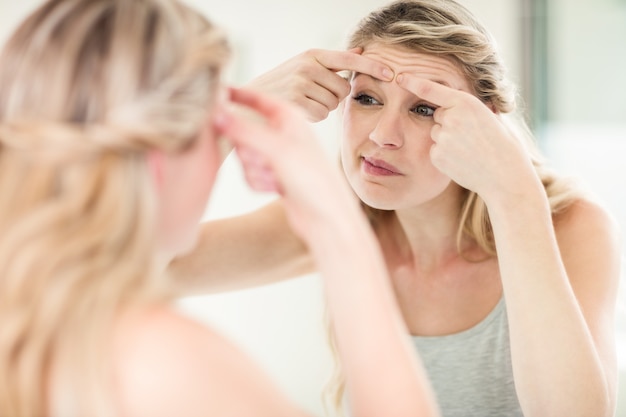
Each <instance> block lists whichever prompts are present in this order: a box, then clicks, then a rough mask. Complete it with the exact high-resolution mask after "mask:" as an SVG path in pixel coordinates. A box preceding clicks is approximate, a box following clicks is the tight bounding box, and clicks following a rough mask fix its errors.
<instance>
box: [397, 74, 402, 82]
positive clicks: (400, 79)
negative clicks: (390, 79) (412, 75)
mask: <svg viewBox="0 0 626 417" xmlns="http://www.w3.org/2000/svg"><path fill="white" fill-rule="evenodd" d="M403 80H404V74H398V76H397V77H396V81H397V82H399V83H401V82H402V81H403Z"/></svg>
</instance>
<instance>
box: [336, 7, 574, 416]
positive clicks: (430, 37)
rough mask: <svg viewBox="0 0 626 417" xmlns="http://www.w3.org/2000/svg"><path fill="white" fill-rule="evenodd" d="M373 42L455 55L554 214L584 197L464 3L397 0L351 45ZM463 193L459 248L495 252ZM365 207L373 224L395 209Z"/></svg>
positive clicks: (476, 200)
mask: <svg viewBox="0 0 626 417" xmlns="http://www.w3.org/2000/svg"><path fill="white" fill-rule="evenodd" d="M374 42H376V43H378V44H382V45H389V46H396V47H402V48H404V49H406V50H409V51H415V52H417V53H426V54H431V55H437V56H440V57H444V58H447V59H450V60H452V62H454V63H455V64H456V65H457V66H458V67H459V68H460V69H461V71H462V73H463V74H464V75H465V78H466V79H467V80H468V82H469V84H470V86H471V87H472V89H473V92H474V94H475V95H476V96H477V97H478V98H479V99H480V100H481V101H483V102H484V103H485V104H487V105H490V106H492V107H493V108H494V109H495V110H496V111H497V112H498V113H500V114H501V115H502V116H503V119H504V120H505V122H506V123H507V126H508V127H509V128H510V129H511V130H512V131H514V132H515V134H517V135H518V136H519V137H520V139H522V140H523V141H524V144H525V145H526V148H527V150H528V152H529V155H530V157H531V158H532V161H533V165H534V167H535V170H536V172H537V175H538V176H539V178H540V179H541V181H542V183H543V185H544V188H545V191H546V195H547V197H548V200H549V203H550V207H551V210H552V213H553V214H556V213H558V212H560V211H563V210H565V209H567V207H569V206H570V205H571V204H572V203H573V202H574V201H575V200H576V199H577V198H579V197H580V196H581V191H580V190H579V189H578V188H577V187H576V186H575V185H574V183H573V182H572V181H570V180H568V179H566V178H561V177H558V176H557V175H555V174H554V173H552V172H551V170H549V169H548V167H547V166H546V165H545V162H544V161H543V159H542V157H541V155H540V153H539V151H538V148H537V146H536V144H535V140H534V138H533V136H532V134H531V132H530V129H529V128H528V127H527V125H526V123H525V121H524V118H523V117H522V115H521V114H520V113H521V112H520V111H519V110H518V108H517V103H516V99H517V91H516V90H515V88H514V85H513V84H512V83H511V82H510V81H509V80H508V79H507V75H506V68H505V66H504V64H503V62H502V60H501V58H500V56H499V54H498V51H497V49H496V45H495V42H494V40H493V38H492V36H491V35H490V34H489V32H488V31H487V30H486V29H485V28H484V27H483V25H482V24H481V23H480V22H478V21H477V19H476V18H475V17H474V16H473V15H472V14H471V12H469V11H468V10H467V9H466V8H465V7H464V6H462V5H460V4H459V3H457V2H455V1H453V0H400V1H394V2H392V3H390V4H388V5H386V6H383V7H382V8H380V9H378V10H375V11H374V12H372V13H370V14H369V15H368V16H366V17H365V18H364V19H362V20H361V21H360V23H359V24H358V25H357V27H356V29H355V30H354V31H353V33H352V35H351V36H350V37H349V41H348V48H350V49H351V48H356V47H361V48H364V47H366V46H368V45H370V44H372V43H374ZM463 192H464V198H463V203H462V207H461V210H460V217H459V227H458V230H457V248H458V251H459V253H460V254H461V255H464V253H463V252H462V246H461V243H462V242H463V240H464V239H470V240H473V241H475V242H476V243H477V244H478V246H479V247H480V248H481V249H482V250H483V251H484V252H485V254H486V255H487V256H497V253H496V247H495V242H494V237H493V233H492V228H491V222H490V220H489V214H488V213H487V207H486V205H485V203H484V201H483V200H482V199H481V198H480V197H479V196H478V195H477V194H476V193H475V192H473V191H471V190H466V189H465V190H464V191H463ZM363 206H364V209H365V211H366V213H367V214H368V216H369V218H370V221H371V222H372V224H373V226H374V227H376V225H377V223H378V222H379V221H380V220H381V219H382V218H384V217H385V216H388V215H389V214H390V213H391V212H389V211H383V210H377V209H374V208H372V207H369V206H367V205H365V204H363ZM330 336H331V347H332V348H333V350H335V348H334V342H333V339H334V337H333V334H332V326H331V331H330ZM335 357H336V355H335ZM372 360H375V359H372ZM336 362H337V361H336ZM343 391H344V383H343V378H342V375H341V369H340V366H339V365H337V366H336V367H335V373H334V375H333V378H332V379H331V383H330V384H329V386H328V388H327V390H326V394H327V398H328V397H331V399H330V402H331V403H332V404H334V405H335V406H337V407H338V406H339V405H340V403H341V399H342V396H343Z"/></svg>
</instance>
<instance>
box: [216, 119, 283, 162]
mask: <svg viewBox="0 0 626 417" xmlns="http://www.w3.org/2000/svg"><path fill="white" fill-rule="evenodd" d="M214 125H215V128H216V130H217V131H218V133H219V134H220V135H222V136H224V137H225V138H227V139H228V140H230V141H231V142H232V143H233V144H234V145H235V146H237V147H244V148H246V149H247V148H249V149H251V150H255V151H257V152H260V153H261V154H262V155H266V154H268V153H269V152H271V150H272V147H275V146H276V145H274V144H273V141H274V140H276V139H275V135H272V133H271V132H270V129H269V128H268V127H267V126H264V125H263V123H260V122H258V121H252V120H250V119H249V118H247V117H243V116H240V115H236V114H233V113H230V112H227V111H226V110H222V111H221V112H220V113H219V114H218V115H216V117H215V119H214Z"/></svg>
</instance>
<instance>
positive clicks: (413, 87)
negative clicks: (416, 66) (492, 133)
mask: <svg viewBox="0 0 626 417" xmlns="http://www.w3.org/2000/svg"><path fill="white" fill-rule="evenodd" d="M396 82H397V83H398V85H400V87H402V88H404V89H405V90H407V91H410V92H411V93H413V94H415V95H416V96H418V97H420V98H421V99H423V100H426V101H428V102H430V103H432V104H435V105H437V106H441V107H444V108H450V107H452V106H454V105H455V104H456V102H457V100H458V99H459V97H460V95H461V94H465V93H463V92H461V91H459V90H455V89H453V88H450V87H448V86H445V85H443V84H440V83H438V82H435V81H431V80H427V79H425V78H421V77H418V76H416V75H413V74H407V73H404V74H398V76H397V77H396Z"/></svg>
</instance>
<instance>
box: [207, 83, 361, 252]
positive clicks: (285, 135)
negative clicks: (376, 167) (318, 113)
mask: <svg viewBox="0 0 626 417" xmlns="http://www.w3.org/2000/svg"><path fill="white" fill-rule="evenodd" d="M230 93H231V97H230V99H231V102H232V103H234V104H237V105H239V106H242V107H244V108H245V109H246V110H248V111H247V113H248V116H249V115H250V112H249V111H253V112H254V116H253V117H247V116H244V115H243V113H242V112H237V113H227V112H225V111H224V110H221V112H222V113H221V114H218V115H217V116H216V121H215V124H216V127H217V129H218V131H219V132H220V133H221V134H223V135H224V136H226V137H227V138H229V139H230V140H231V141H232V142H233V143H234V145H235V149H236V151H237V153H238V156H239V158H240V160H241V163H242V165H243V168H244V172H245V176H246V179H247V181H248V183H249V184H250V186H251V187H252V188H253V189H255V190H258V191H270V192H278V193H280V194H281V195H282V196H283V197H284V204H285V208H286V210H287V215H288V218H289V221H290V224H291V226H292V228H293V229H294V231H295V232H296V233H297V234H299V235H300V236H301V237H303V238H305V240H306V238H307V237H308V228H310V227H315V225H316V224H319V221H322V222H326V223H327V222H330V219H331V218H332V219H333V220H336V219H341V218H342V214H343V213H351V214H352V213H353V212H354V211H357V210H358V209H357V206H358V205H357V203H356V201H355V200H354V197H353V196H352V194H351V193H350V191H349V188H348V186H347V184H346V181H345V179H344V178H343V176H342V175H341V172H340V170H339V167H337V166H336V164H333V163H331V161H330V158H329V156H328V155H327V154H326V153H325V151H324V150H323V148H322V147H321V146H320V144H319V143H318V141H317V140H315V134H314V132H313V130H312V128H311V126H310V125H309V123H308V122H307V121H306V119H305V117H304V115H303V113H302V112H301V111H300V110H299V109H297V108H296V107H293V106H291V105H289V103H284V102H281V101H280V100H278V99H275V98H270V97H267V96H264V95H262V94H260V93H257V92H253V91H250V90H243V89H232V90H231V92H230ZM352 206H354V207H352ZM348 210H349V211H348Z"/></svg>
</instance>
